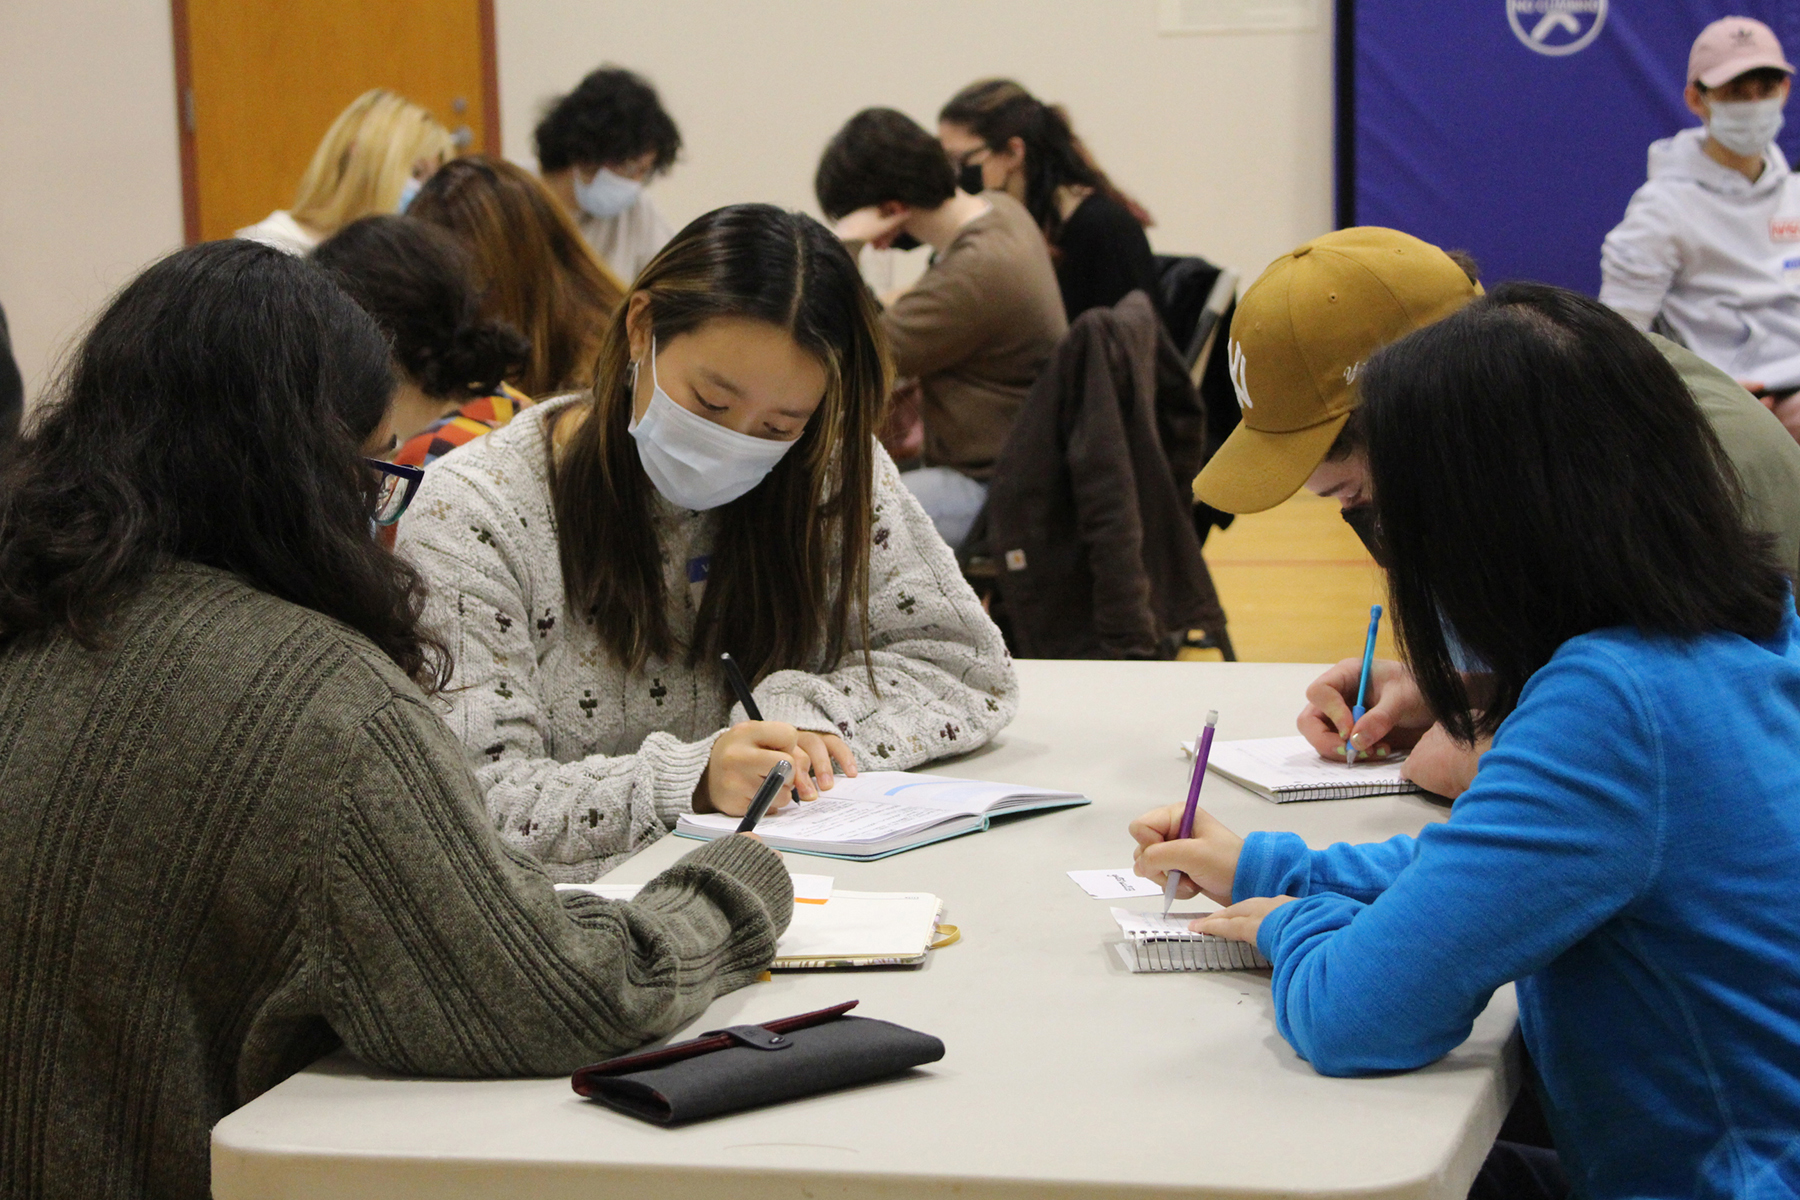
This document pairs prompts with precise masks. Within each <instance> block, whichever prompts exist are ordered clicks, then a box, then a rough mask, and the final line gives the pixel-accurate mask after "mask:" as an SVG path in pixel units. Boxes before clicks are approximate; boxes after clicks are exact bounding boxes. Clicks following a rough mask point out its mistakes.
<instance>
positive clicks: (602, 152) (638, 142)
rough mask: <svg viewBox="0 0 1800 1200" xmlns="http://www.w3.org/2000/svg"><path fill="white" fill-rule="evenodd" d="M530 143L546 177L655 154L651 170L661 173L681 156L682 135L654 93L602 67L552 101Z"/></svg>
mask: <svg viewBox="0 0 1800 1200" xmlns="http://www.w3.org/2000/svg"><path fill="white" fill-rule="evenodd" d="M532 138H533V140H534V141H536V143H537V158H538V169H539V170H541V171H544V172H546V173H548V172H552V171H564V170H567V169H568V168H570V167H573V166H577V165H580V166H589V167H604V166H610V165H612V164H614V163H622V162H626V161H628V160H630V159H633V158H636V157H638V156H639V155H640V154H644V153H646V152H648V151H652V150H654V151H655V152H656V158H655V160H654V161H653V162H652V163H651V165H650V171H651V174H661V173H662V172H664V171H666V170H668V169H669V168H670V167H672V166H674V165H675V156H676V155H678V154H680V153H681V131H680V130H678V129H676V128H675V122H674V120H673V119H672V118H671V117H670V116H669V114H668V113H667V112H665V111H663V106H662V101H661V100H660V99H658V98H657V95H656V89H655V88H653V87H651V86H650V83H649V81H648V80H646V79H645V78H644V77H643V76H641V75H637V74H634V73H632V72H630V71H627V70H625V69H624V68H623V67H601V68H600V69H599V70H597V71H594V72H591V73H590V74H589V75H588V77H587V78H586V79H583V80H582V81H581V83H580V84H578V85H577V86H576V88H575V90H574V91H572V92H570V93H569V94H568V95H566V96H563V97H561V98H559V99H556V100H552V101H551V102H550V104H549V105H548V106H547V107H546V108H545V110H544V117H543V119H542V120H541V121H539V122H538V127H537V131H536V132H535V133H533V135H532Z"/></svg>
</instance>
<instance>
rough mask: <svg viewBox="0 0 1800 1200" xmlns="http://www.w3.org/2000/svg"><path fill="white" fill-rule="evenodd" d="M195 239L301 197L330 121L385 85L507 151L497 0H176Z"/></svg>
mask: <svg viewBox="0 0 1800 1200" xmlns="http://www.w3.org/2000/svg"><path fill="white" fill-rule="evenodd" d="M172 6H173V10H174V11H173V14H172V15H173V18H174V26H175V72H176V87H177V89H178V96H177V103H178V108H177V111H178V114H179V120H180V124H181V181H182V204H183V215H184V217H185V220H186V225H187V238H188V241H189V242H195V241H203V240H207V239H211V238H221V237H230V236H231V234H232V232H233V231H234V230H237V229H241V228H242V227H244V226H245V225H250V224H253V223H255V222H257V221H260V220H262V219H263V218H264V217H266V216H268V215H269V213H271V212H273V211H274V210H275V209H278V208H287V207H288V206H289V205H290V204H292V203H293V199H294V191H295V189H296V187H298V186H299V183H300V176H301V174H302V172H304V171H305V170H306V164H307V163H308V162H309V161H311V159H312V154H313V151H314V149H316V148H317V147H318V144H319V140H320V139H321V138H323V137H324V136H325V131H326V130H327V129H329V128H330V127H331V122H332V121H333V120H334V119H335V118H336V117H337V115H338V113H339V112H341V111H342V110H343V108H344V106H345V105H347V104H349V103H350V101H352V100H354V99H355V98H356V97H357V96H359V95H361V94H362V93H363V92H365V91H367V90H368V89H370V88H372V87H385V88H391V89H393V90H394V91H396V92H399V93H400V94H401V95H403V96H405V97H406V98H407V99H409V100H414V101H417V102H418V103H419V104H422V105H424V106H425V107H426V108H429V109H430V110H431V111H432V113H433V114H434V115H435V116H436V117H437V119H438V120H440V121H442V122H443V123H444V125H445V126H446V127H447V128H449V129H451V130H452V131H456V132H458V134H459V137H458V141H459V143H461V144H462V145H463V146H464V148H465V149H468V150H473V151H485V152H487V153H490V154H498V153H499V152H500V105H499V84H498V79H497V76H496V70H495V65H494V8H493V0H172Z"/></svg>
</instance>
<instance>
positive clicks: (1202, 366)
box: [1156, 254, 1243, 546]
mask: <svg viewBox="0 0 1800 1200" xmlns="http://www.w3.org/2000/svg"><path fill="white" fill-rule="evenodd" d="M1156 270H1157V276H1158V279H1159V281H1160V286H1161V288H1162V315H1163V324H1164V325H1165V326H1167V328H1168V330H1169V337H1170V338H1171V339H1173V340H1174V342H1175V344H1176V345H1177V346H1179V347H1181V348H1182V357H1183V358H1184V359H1185V360H1186V362H1187V365H1188V372H1189V375H1190V377H1191V378H1192V379H1193V381H1194V388H1195V390H1197V391H1198V392H1199V393H1200V402H1201V403H1202V404H1204V405H1205V406H1206V457H1207V459H1208V460H1209V461H1210V460H1211V458H1212V456H1213V451H1215V450H1217V449H1218V448H1219V447H1220V446H1221V445H1223V444H1224V442H1225V439H1226V438H1227V437H1229V436H1230V435H1231V431H1232V430H1233V429H1236V428H1237V426H1238V422H1239V421H1240V420H1241V419H1242V415H1243V414H1242V413H1241V412H1240V410H1239V409H1238V403H1237V390H1236V389H1235V388H1233V387H1232V385H1231V367H1230V364H1229V363H1228V362H1227V361H1226V355H1224V354H1222V353H1215V352H1214V351H1215V349H1216V348H1217V347H1218V346H1220V345H1222V344H1223V343H1224V342H1225V340H1226V339H1227V338H1228V337H1229V336H1230V335H1231V318H1232V316H1233V315H1234V314H1235V313H1236V311H1237V285H1238V277H1237V273H1236V272H1235V271H1232V270H1230V269H1229V268H1226V267H1221V266H1216V265H1215V264H1213V263H1210V262H1207V261H1206V260H1205V259H1204V258H1200V257H1198V256H1194V255H1186V256H1181V257H1175V256H1170V255H1162V254H1159V255H1157V256H1156ZM1235 519H1236V518H1235V517H1234V515H1233V514H1231V513H1228V512H1221V511H1220V510H1218V509H1216V508H1214V507H1212V506H1211V505H1210V504H1195V505H1194V532H1195V533H1196V534H1198V535H1199V537H1200V544H1201V545H1202V546H1204V545H1205V544H1206V538H1207V535H1208V534H1209V533H1211V532H1212V531H1213V530H1214V529H1215V528H1216V529H1224V528H1226V527H1227V526H1229V525H1230V524H1231V522H1232V521H1233V520H1235Z"/></svg>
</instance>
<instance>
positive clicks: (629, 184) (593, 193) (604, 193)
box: [575, 167, 644, 217]
mask: <svg viewBox="0 0 1800 1200" xmlns="http://www.w3.org/2000/svg"><path fill="white" fill-rule="evenodd" d="M643 190H644V185H643V183H642V182H640V181H639V180H636V179H627V178H625V177H624V176H623V175H618V174H614V173H613V172H611V171H609V170H607V169H606V168H605V167H600V168H599V169H598V170H596V171H595V172H594V176H593V178H592V179H589V180H588V181H587V182H586V183H583V182H581V172H579V171H577V172H576V173H575V203H577V204H579V205H581V211H582V212H584V213H587V214H588V215H589V216H591V217H616V216H618V215H619V214H620V213H622V212H624V211H625V210H626V209H628V208H630V207H631V206H632V205H634V204H636V203H637V202H638V196H639V195H641V194H642V193H643Z"/></svg>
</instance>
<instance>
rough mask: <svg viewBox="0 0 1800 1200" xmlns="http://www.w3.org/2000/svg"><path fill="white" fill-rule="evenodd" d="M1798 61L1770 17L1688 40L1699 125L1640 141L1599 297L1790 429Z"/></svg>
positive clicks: (1799, 316) (1797, 289)
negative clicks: (1678, 346) (1637, 169)
mask: <svg viewBox="0 0 1800 1200" xmlns="http://www.w3.org/2000/svg"><path fill="white" fill-rule="evenodd" d="M1793 74H1794V66H1793V64H1792V63H1790V62H1788V60H1787V58H1786V56H1785V55H1784V54H1783V53H1782V49H1781V42H1780V41H1779V40H1778V39H1777V38H1776V37H1775V34H1774V31H1772V30H1771V29H1770V28H1769V27H1768V26H1767V25H1764V24H1763V23H1762V22H1761V21H1756V20H1752V19H1751V18H1749V17H1723V18H1721V19H1720V20H1717V21H1714V22H1713V23H1712V24H1710V25H1708V26H1707V27H1706V28H1705V29H1703V30H1701V31H1700V36H1699V37H1697V38H1695V39H1694V45H1693V49H1692V50H1691V51H1689V53H1688V70H1687V88H1686V90H1685V93H1684V97H1685V99H1686V100H1687V106H1688V109H1689V111H1691V112H1692V113H1693V114H1694V115H1695V116H1696V117H1699V118H1700V120H1701V121H1702V122H1704V124H1703V125H1702V127H1701V128H1698V129H1685V130H1682V131H1681V132H1680V133H1677V134H1676V135H1675V136H1674V137H1669V138H1663V139H1662V140H1660V141H1658V142H1654V143H1652V144H1651V146H1650V170H1649V178H1648V179H1647V180H1646V181H1645V183H1644V185H1643V186H1642V187H1640V188H1638V190H1637V193H1636V194H1635V195H1633V196H1632V198H1631V203H1630V205H1629V206H1628V207H1627V208H1626V210H1625V219H1624V220H1622V221H1620V222H1619V224H1618V225H1617V226H1616V227H1615V228H1614V229H1613V231H1612V232H1611V233H1609V234H1607V235H1606V242H1605V244H1604V246H1603V247H1602V249H1601V254H1600V273H1601V281H1602V282H1601V287H1600V299H1601V300H1602V301H1603V302H1605V303H1606V304H1608V305H1610V306H1611V307H1612V308H1614V309H1616V310H1617V311H1618V312H1620V313H1621V314H1623V315H1624V316H1625V317H1626V318H1627V319H1628V320H1630V321H1631V322H1632V323H1633V324H1634V325H1636V326H1637V327H1638V328H1639V329H1644V330H1648V329H1651V328H1655V330H1656V331H1657V332H1659V333H1666V334H1668V335H1670V336H1672V337H1673V338H1674V339H1675V340H1677V341H1680V342H1682V343H1684V344H1685V345H1686V346H1687V347H1688V348H1689V349H1691V350H1692V351H1694V352H1695V353H1696V354H1698V355H1699V356H1700V357H1701V358H1704V359H1706V360H1707V361H1708V362H1711V363H1712V364H1713V365H1714V366H1717V367H1719V368H1720V369H1721V370H1724V371H1726V372H1728V373H1730V374H1731V375H1732V377H1733V378H1735V379H1737V380H1738V381H1739V382H1741V383H1743V384H1744V386H1745V387H1747V388H1749V389H1750V390H1751V391H1752V392H1753V393H1755V394H1756V395H1758V396H1760V397H1762V399H1763V403H1764V404H1766V405H1768V406H1769V407H1770V408H1771V409H1772V410H1773V411H1774V412H1775V415H1776V416H1777V417H1780V418H1781V420H1782V423H1783V424H1784V425H1786V426H1787V428H1788V431H1789V432H1790V433H1792V434H1793V435H1794V436H1795V437H1796V438H1800V394H1796V393H1800V176H1796V175H1795V174H1794V173H1793V172H1792V171H1791V170H1790V169H1789V167H1788V161H1787V157H1786V155H1784V154H1783V153H1782V152H1781V148H1780V147H1779V146H1777V145H1776V144H1775V137H1776V135H1777V134H1778V133H1780V132H1781V128H1782V124H1783V122H1784V119H1785V118H1784V117H1783V115H1782V111H1783V109H1784V108H1785V107H1786V106H1787V101H1788V88H1789V83H1790V79H1791V77H1792V75H1793Z"/></svg>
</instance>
